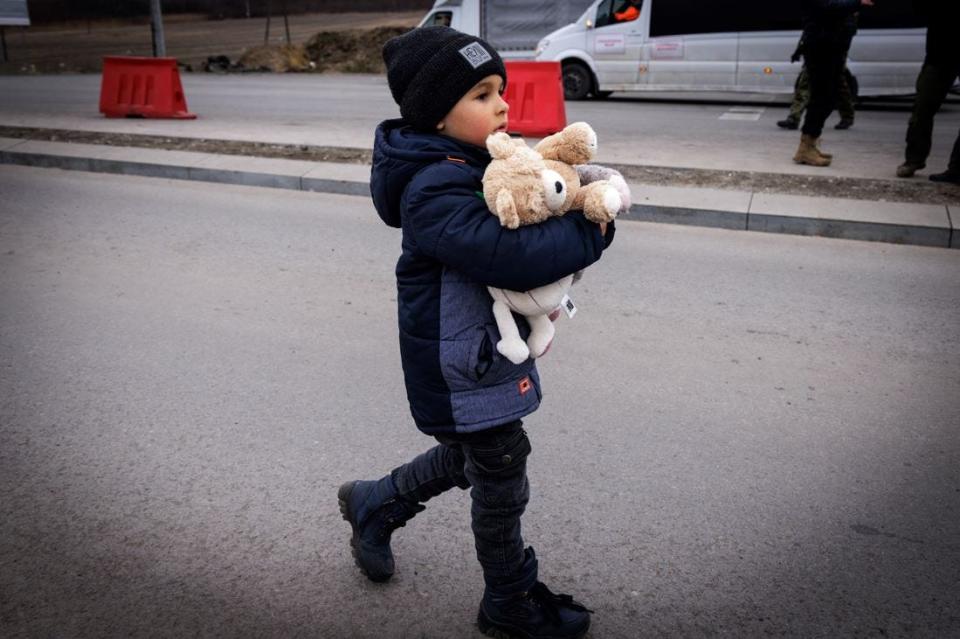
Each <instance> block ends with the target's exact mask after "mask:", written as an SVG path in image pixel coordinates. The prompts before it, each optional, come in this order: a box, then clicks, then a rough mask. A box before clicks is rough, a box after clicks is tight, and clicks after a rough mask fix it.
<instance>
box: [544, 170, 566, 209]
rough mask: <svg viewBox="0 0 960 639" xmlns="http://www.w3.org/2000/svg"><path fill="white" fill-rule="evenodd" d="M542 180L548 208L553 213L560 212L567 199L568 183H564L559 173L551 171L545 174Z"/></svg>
mask: <svg viewBox="0 0 960 639" xmlns="http://www.w3.org/2000/svg"><path fill="white" fill-rule="evenodd" d="M542 179H543V192H544V199H545V200H546V202H547V208H548V209H550V210H551V211H559V210H560V209H561V208H562V207H563V203H564V201H566V199H567V183H566V182H564V181H563V178H562V177H560V174H559V173H557V172H556V171H551V170H550V169H547V170H546V171H544V172H543V177H542Z"/></svg>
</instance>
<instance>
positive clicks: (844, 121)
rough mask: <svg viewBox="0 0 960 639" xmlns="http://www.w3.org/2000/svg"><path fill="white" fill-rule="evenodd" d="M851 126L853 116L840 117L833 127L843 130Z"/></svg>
mask: <svg viewBox="0 0 960 639" xmlns="http://www.w3.org/2000/svg"><path fill="white" fill-rule="evenodd" d="M852 126H853V118H840V121H839V122H837V125H836V126H835V127H833V128H835V129H836V130H837V131H845V130H847V129H849V128H850V127H852Z"/></svg>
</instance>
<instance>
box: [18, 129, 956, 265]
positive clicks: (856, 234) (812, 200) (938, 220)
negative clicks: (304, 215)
mask: <svg viewBox="0 0 960 639" xmlns="http://www.w3.org/2000/svg"><path fill="white" fill-rule="evenodd" d="M0 163H3V164H20V165H28V166H43V167H54V168H60V169H68V170H79V171H93V172H101V173H119V174H129V175H142V176H148V177H159V178H172V179H181V180H202V181H207V182H220V183H226V184H243V185H248V186H261V187H272V188H283V189H294V190H303V191H322V192H327V193H342V194H347V195H359V196H367V195H368V194H369V186H368V184H369V176H370V167H369V166H366V165H360V164H340V163H332V162H307V161H298V160H281V159H269V158H258V157H248V156H237V155H220V154H212V153H194V152H185V151H170V150H163V149H144V148H131V147H116V146H104V145H96V144H75V143H65V142H45V141H37V140H24V139H16V138H0ZM630 186H631V191H632V192H633V195H634V204H633V207H632V208H631V210H630V211H629V213H628V214H627V215H625V216H624V219H628V220H638V221H648V222H662V223H671V224H690V225H697V226H708V227H717V228H725V229H732V230H746V231H763V232H772V233H791V234H799V235H820V236H826V237H835V238H844V239H854V240H870V241H880V242H893V243H898V244H916V245H922V246H933V247H943V248H947V247H952V248H960V203H958V204H956V205H953V204H947V205H943V204H915V203H904V202H872V201H863V200H851V199H841V198H826V197H810V196H800V195H784V194H776V193H759V192H752V191H736V190H726V189H709V188H692V187H671V186H656V185H651V184H639V183H634V184H631V185H630Z"/></svg>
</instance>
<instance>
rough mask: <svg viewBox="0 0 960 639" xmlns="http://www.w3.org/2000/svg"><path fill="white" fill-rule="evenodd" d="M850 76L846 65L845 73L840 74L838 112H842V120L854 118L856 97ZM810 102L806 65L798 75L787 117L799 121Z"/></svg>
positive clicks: (808, 75)
mask: <svg viewBox="0 0 960 639" xmlns="http://www.w3.org/2000/svg"><path fill="white" fill-rule="evenodd" d="M849 76H850V71H849V70H848V69H847V67H846V66H844V67H843V73H842V74H841V75H840V87H839V89H840V91H839V96H838V98H837V112H839V113H840V119H842V120H853V116H854V108H853V103H854V101H855V99H856V98H855V96H854V95H853V90H852V88H851V87H850V80H849V79H848V78H849ZM809 103H810V74H808V73H807V67H806V66H804V67H803V69H801V70H800V75H799V76H798V77H797V83H796V85H795V86H794V89H793V102H792V103H790V114H789V115H788V116H787V117H788V118H789V119H791V120H794V121H795V122H799V121H800V120H801V119H802V118H803V112H804V111H806V110H807V105H808V104H809Z"/></svg>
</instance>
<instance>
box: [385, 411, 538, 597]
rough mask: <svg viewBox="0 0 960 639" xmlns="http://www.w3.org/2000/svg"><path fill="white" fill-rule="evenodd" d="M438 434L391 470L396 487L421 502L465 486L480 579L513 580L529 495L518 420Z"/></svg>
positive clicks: (496, 582)
mask: <svg viewBox="0 0 960 639" xmlns="http://www.w3.org/2000/svg"><path fill="white" fill-rule="evenodd" d="M437 439H438V440H439V441H440V444H439V445H438V446H435V447H433V448H431V449H430V450H428V451H427V452H425V453H423V454H422V455H419V456H418V457H416V458H415V459H414V460H413V461H411V462H409V463H407V464H404V465H403V466H400V467H399V468H396V469H394V470H393V472H392V473H391V476H392V477H393V481H394V484H395V485H396V487H397V491H398V492H399V493H400V496H401V497H403V498H405V499H410V500H413V501H416V502H424V501H427V500H428V499H430V498H431V497H435V496H436V495H439V494H440V493H442V492H444V491H447V490H449V489H451V488H453V487H454V486H457V487H459V488H463V489H466V488H470V497H471V499H472V500H473V504H472V506H471V509H470V514H471V521H472V528H473V536H474V542H475V544H476V548H477V559H479V560H480V565H481V567H482V568H483V577H484V581H485V582H486V583H487V585H488V586H498V585H503V584H507V583H511V582H513V581H516V580H517V579H518V578H519V577H520V576H521V575H520V572H521V569H522V566H523V563H524V552H523V538H522V536H521V534H520V516H521V515H522V514H523V511H524V510H525V509H526V507H527V502H528V501H529V500H530V484H529V482H528V481H527V462H526V459H527V456H528V455H529V454H530V441H529V440H528V439H527V434H526V432H524V430H523V424H522V422H520V421H515V422H511V423H509V424H505V425H503V426H498V427H496V428H491V429H488V430H485V431H481V432H479V433H471V434H468V435H457V436H456V437H444V438H440V437H438V438H437Z"/></svg>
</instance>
